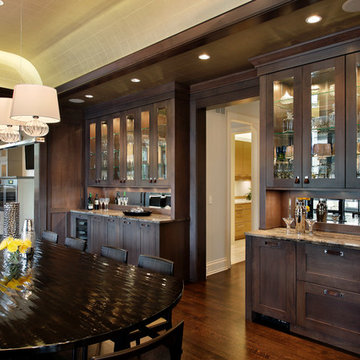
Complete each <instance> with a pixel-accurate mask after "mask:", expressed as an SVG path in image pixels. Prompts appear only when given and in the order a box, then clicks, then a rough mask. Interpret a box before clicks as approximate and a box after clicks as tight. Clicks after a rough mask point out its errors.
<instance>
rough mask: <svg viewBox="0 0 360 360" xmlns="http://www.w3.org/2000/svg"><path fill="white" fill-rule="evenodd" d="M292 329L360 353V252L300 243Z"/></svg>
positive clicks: (298, 245)
mask: <svg viewBox="0 0 360 360" xmlns="http://www.w3.org/2000/svg"><path fill="white" fill-rule="evenodd" d="M297 274H298V276H297V317H296V324H294V327H293V331H294V332H296V333H299V334H301V335H305V336H309V337H312V338H314V339H317V340H320V341H325V342H328V343H331V344H332V345H335V346H339V347H342V348H345V349H347V350H350V351H353V352H356V353H360V252H359V251H357V250H353V249H348V248H344V247H339V246H323V245H313V244H300V243H299V244H297Z"/></svg>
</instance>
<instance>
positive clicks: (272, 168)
mask: <svg viewBox="0 0 360 360" xmlns="http://www.w3.org/2000/svg"><path fill="white" fill-rule="evenodd" d="M300 81H301V69H300V68H296V69H292V70H288V71H282V72H278V73H276V74H274V75H269V76H268V77H267V83H266V87H267V94H269V99H271V100H270V101H269V102H268V104H267V114H266V115H267V129H268V134H269V135H268V138H267V186H270V187H271V186H273V187H282V186H286V187H299V186H301V121H302V120H301V112H300V105H301V93H300Z"/></svg>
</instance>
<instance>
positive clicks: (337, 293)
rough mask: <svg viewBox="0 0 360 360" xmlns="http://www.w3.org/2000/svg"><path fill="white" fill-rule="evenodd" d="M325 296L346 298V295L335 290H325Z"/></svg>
mask: <svg viewBox="0 0 360 360" xmlns="http://www.w3.org/2000/svg"><path fill="white" fill-rule="evenodd" d="M324 295H329V296H334V297H344V294H343V293H342V292H339V291H335V290H328V289H324Z"/></svg>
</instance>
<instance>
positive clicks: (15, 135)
mask: <svg viewBox="0 0 360 360" xmlns="http://www.w3.org/2000/svg"><path fill="white" fill-rule="evenodd" d="M11 105H12V99H11V98H0V140H1V141H4V142H8V143H12V142H17V141H19V140H20V132H19V125H21V124H22V122H20V121H16V120H12V119H11V118H10V110H11Z"/></svg>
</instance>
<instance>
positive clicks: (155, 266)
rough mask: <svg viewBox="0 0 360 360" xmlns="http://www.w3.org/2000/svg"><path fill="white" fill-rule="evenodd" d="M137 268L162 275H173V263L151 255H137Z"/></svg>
mask: <svg viewBox="0 0 360 360" xmlns="http://www.w3.org/2000/svg"><path fill="white" fill-rule="evenodd" d="M138 267H140V268H144V269H147V270H151V271H154V272H157V273H159V274H163V275H174V262H173V261H170V260H167V259H164V258H161V257H157V256H151V255H139V260H138Z"/></svg>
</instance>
